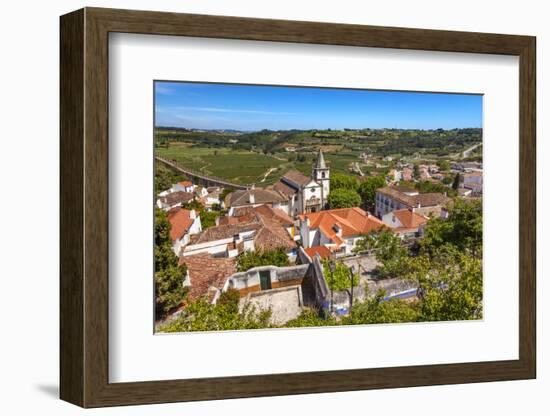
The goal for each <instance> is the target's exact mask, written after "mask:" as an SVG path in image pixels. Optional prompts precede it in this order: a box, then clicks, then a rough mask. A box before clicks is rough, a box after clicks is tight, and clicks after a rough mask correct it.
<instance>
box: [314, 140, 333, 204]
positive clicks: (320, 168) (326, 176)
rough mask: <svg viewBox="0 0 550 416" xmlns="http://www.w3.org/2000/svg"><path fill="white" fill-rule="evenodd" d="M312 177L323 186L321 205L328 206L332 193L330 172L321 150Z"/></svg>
mask: <svg viewBox="0 0 550 416" xmlns="http://www.w3.org/2000/svg"><path fill="white" fill-rule="evenodd" d="M311 177H312V178H313V180H314V181H315V182H317V183H318V184H319V185H321V204H322V206H323V207H325V206H326V204H327V197H328V194H329V192H330V170H329V168H328V167H327V164H326V163H325V157H324V156H323V152H322V151H321V149H319V153H318V154H317V160H316V161H315V164H314V165H313V169H312V172H311Z"/></svg>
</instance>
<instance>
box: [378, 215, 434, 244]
mask: <svg viewBox="0 0 550 416" xmlns="http://www.w3.org/2000/svg"><path fill="white" fill-rule="evenodd" d="M428 221H429V218H428V217H426V216H425V215H421V214H418V213H417V212H414V211H413V210H412V209H399V210H396V211H392V212H388V213H386V214H384V215H383V216H382V222H383V223H384V224H386V225H387V226H388V227H391V228H392V230H393V231H394V232H395V233H396V234H398V235H399V236H400V237H401V238H411V237H418V236H420V235H421V234H422V233H423V231H424V226H425V225H426V223H427V222H428Z"/></svg>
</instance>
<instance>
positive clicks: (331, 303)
mask: <svg viewBox="0 0 550 416" xmlns="http://www.w3.org/2000/svg"><path fill="white" fill-rule="evenodd" d="M328 267H329V269H330V314H331V315H332V314H333V313H334V306H333V305H334V303H333V296H334V289H333V286H334V270H335V268H336V265H335V264H334V259H333V258H331V259H330V260H329V263H328Z"/></svg>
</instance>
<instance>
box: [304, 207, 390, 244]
mask: <svg viewBox="0 0 550 416" xmlns="http://www.w3.org/2000/svg"><path fill="white" fill-rule="evenodd" d="M306 218H308V219H309V221H310V228H319V229H320V230H321V231H322V232H323V234H325V235H326V236H327V237H329V238H330V239H331V240H332V241H334V242H335V243H336V244H342V243H344V240H343V239H342V238H341V237H340V236H338V235H337V232H336V230H335V228H336V227H339V228H340V229H341V231H342V234H341V235H342V237H351V236H356V235H361V234H367V233H369V232H371V231H374V230H378V229H380V228H384V227H386V225H385V224H384V223H383V222H382V221H380V220H379V219H378V218H376V217H375V216H374V215H371V214H369V213H367V212H366V211H363V210H362V209H361V208H358V207H354V208H340V209H331V210H327V211H319V212H314V213H309V214H303V215H300V219H302V220H305V219H306Z"/></svg>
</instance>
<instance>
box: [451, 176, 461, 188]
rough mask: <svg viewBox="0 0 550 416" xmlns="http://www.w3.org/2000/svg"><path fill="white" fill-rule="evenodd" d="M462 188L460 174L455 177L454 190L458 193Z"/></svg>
mask: <svg viewBox="0 0 550 416" xmlns="http://www.w3.org/2000/svg"><path fill="white" fill-rule="evenodd" d="M459 187H460V173H457V174H456V175H455V178H454V179H453V189H454V190H455V191H456V190H457V189H458V188H459Z"/></svg>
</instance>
